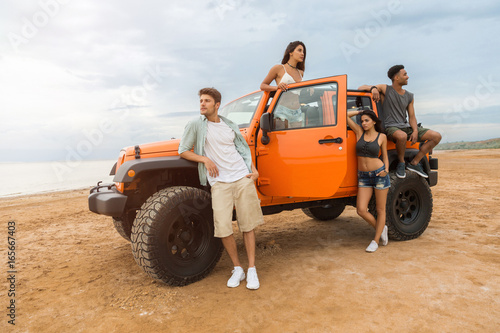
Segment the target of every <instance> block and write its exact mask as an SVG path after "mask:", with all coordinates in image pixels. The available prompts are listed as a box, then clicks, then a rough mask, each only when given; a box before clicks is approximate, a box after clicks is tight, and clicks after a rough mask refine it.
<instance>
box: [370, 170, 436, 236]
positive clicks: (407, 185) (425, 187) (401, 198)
mask: <svg viewBox="0 0 500 333" xmlns="http://www.w3.org/2000/svg"><path fill="white" fill-rule="evenodd" d="M390 177H391V187H390V188H389V192H388V193H387V204H386V216H387V218H386V224H387V227H388V229H389V238H390V239H392V240H401V241H402V240H410V239H414V238H417V237H419V236H420V235H421V234H422V233H423V232H424V231H425V229H427V226H428V225H429V221H430V220H431V216H432V206H433V202H432V192H431V189H430V187H429V184H428V183H427V181H426V180H425V179H424V178H422V177H420V176H419V175H417V174H416V173H413V172H407V173H406V178H398V177H397V176H396V173H395V172H394V171H393V172H391V173H390ZM370 211H371V212H372V214H374V213H376V210H375V200H374V198H372V201H371V202H370ZM374 215H375V214H374Z"/></svg>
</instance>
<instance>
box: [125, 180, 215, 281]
mask: <svg viewBox="0 0 500 333" xmlns="http://www.w3.org/2000/svg"><path fill="white" fill-rule="evenodd" d="M222 249H223V247H222V242H221V241H220V239H218V238H215V237H214V224H213V213H212V205H211V199H210V194H209V193H207V192H206V191H203V190H200V189H197V188H194V187H187V186H174V187H170V188H166V189H163V190H160V191H158V192H157V193H155V194H154V195H152V196H151V197H150V198H149V199H148V200H147V201H146V202H145V203H144V204H143V205H142V207H141V209H140V210H139V212H138V214H137V218H136V219H135V221H134V224H133V227H132V252H133V254H134V259H135V260H136V262H137V264H138V265H139V266H141V267H142V269H143V270H144V271H145V272H146V273H147V274H148V275H149V276H151V277H153V278H155V279H157V280H160V281H163V282H165V283H167V284H169V285H173V286H184V285H187V284H190V283H193V282H195V281H198V280H200V279H202V278H204V277H205V276H206V275H208V274H209V273H210V272H211V271H212V269H213V268H214V267H215V265H216V264H217V262H218V261H219V259H220V257H221V254H222Z"/></svg>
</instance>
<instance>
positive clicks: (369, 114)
mask: <svg viewBox="0 0 500 333" xmlns="http://www.w3.org/2000/svg"><path fill="white" fill-rule="evenodd" d="M356 115H361V126H359V125H358V124H357V123H356V122H354V120H352V119H351V117H353V116H356ZM347 116H348V117H347V123H348V124H349V127H350V128H351V129H352V130H353V131H354V133H355V134H356V141H357V142H356V155H357V156H358V197H357V201H356V207H357V213H358V215H359V216H361V217H362V218H363V219H364V220H365V221H366V222H368V223H369V224H370V225H371V226H372V227H374V228H375V237H374V238H373V240H372V241H371V243H370V245H368V247H367V248H366V251H367V252H375V251H376V250H377V249H378V244H379V241H382V245H387V242H388V235H387V226H386V225H385V205H386V202H387V192H388V191H389V187H390V186H391V183H390V178H389V160H388V158H387V137H386V136H385V134H383V133H381V132H382V130H381V127H380V120H379V119H378V118H377V116H376V115H375V112H373V111H372V110H364V111H349V112H347ZM379 154H380V155H381V159H380V158H379ZM374 190H375V200H376V206H377V218H376V219H375V217H374V216H373V215H372V214H371V213H370V212H369V211H368V203H369V202H370V199H371V197H372V194H373V191H374Z"/></svg>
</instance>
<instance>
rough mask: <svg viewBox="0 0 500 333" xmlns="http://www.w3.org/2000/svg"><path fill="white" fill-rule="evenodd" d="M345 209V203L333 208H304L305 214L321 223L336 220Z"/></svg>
mask: <svg viewBox="0 0 500 333" xmlns="http://www.w3.org/2000/svg"><path fill="white" fill-rule="evenodd" d="M344 209H345V204H344V203H339V204H335V205H334V206H331V207H311V208H302V211H303V212H304V214H306V215H307V216H309V217H310V218H313V219H316V220H320V221H328V220H334V219H336V218H337V217H339V216H340V214H342V212H343V211H344Z"/></svg>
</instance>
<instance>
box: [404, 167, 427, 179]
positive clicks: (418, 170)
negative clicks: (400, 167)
mask: <svg viewBox="0 0 500 333" xmlns="http://www.w3.org/2000/svg"><path fill="white" fill-rule="evenodd" d="M406 168H407V169H408V170H409V171H413V172H415V173H416V174H418V175H419V176H421V177H424V178H429V176H427V174H426V173H425V172H424V169H422V166H421V165H420V164H417V165H413V164H408V165H407V166H406Z"/></svg>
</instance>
